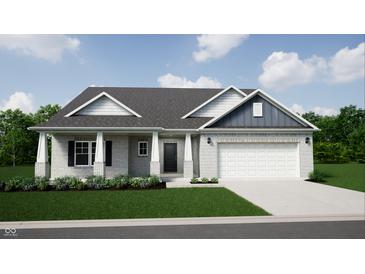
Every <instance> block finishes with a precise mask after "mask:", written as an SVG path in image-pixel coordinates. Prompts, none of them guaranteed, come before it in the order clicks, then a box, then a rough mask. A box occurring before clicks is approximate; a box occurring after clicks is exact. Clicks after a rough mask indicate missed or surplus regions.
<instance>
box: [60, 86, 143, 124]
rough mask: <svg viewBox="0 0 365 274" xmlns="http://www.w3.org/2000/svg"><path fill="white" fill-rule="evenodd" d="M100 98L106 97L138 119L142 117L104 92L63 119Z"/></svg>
mask: <svg viewBox="0 0 365 274" xmlns="http://www.w3.org/2000/svg"><path fill="white" fill-rule="evenodd" d="M102 96H106V97H108V98H109V99H110V100H112V101H113V102H114V103H116V104H118V105H119V106H121V107H122V108H124V109H126V110H127V111H129V112H130V113H132V114H134V115H135V116H137V117H138V118H140V117H142V116H141V115H139V114H138V113H137V112H135V111H134V110H132V109H130V108H129V107H127V106H126V105H124V104H123V103H121V102H120V101H118V100H117V99H115V98H114V97H113V96H111V95H109V94H108V93H106V92H105V91H103V92H101V93H99V94H98V95H97V96H95V97H94V98H92V99H90V100H89V101H87V102H86V103H84V104H82V105H81V106H79V107H77V108H75V109H74V110H73V111H71V112H70V113H68V114H66V115H65V117H70V116H72V115H73V114H75V113H77V112H79V111H80V110H81V109H83V108H85V107H86V106H88V105H90V104H91V103H92V102H94V101H96V100H97V99H99V98H100V97H102Z"/></svg>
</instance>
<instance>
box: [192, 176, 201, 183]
mask: <svg viewBox="0 0 365 274" xmlns="http://www.w3.org/2000/svg"><path fill="white" fill-rule="evenodd" d="M191 183H193V184H197V183H199V178H196V177H194V178H193V179H191Z"/></svg>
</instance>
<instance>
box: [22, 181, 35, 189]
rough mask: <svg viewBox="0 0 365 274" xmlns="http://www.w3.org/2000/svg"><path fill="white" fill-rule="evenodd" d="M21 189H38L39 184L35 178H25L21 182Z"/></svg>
mask: <svg viewBox="0 0 365 274" xmlns="http://www.w3.org/2000/svg"><path fill="white" fill-rule="evenodd" d="M21 189H22V190H24V191H32V190H36V189H37V185H36V184H35V182H34V179H33V178H23V180H22V182H21Z"/></svg>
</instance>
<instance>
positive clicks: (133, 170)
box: [129, 136, 152, 176]
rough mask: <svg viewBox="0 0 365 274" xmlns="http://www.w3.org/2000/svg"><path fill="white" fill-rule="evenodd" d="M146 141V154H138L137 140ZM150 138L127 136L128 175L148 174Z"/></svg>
mask: <svg viewBox="0 0 365 274" xmlns="http://www.w3.org/2000/svg"><path fill="white" fill-rule="evenodd" d="M139 141H148V156H147V157H146V156H138V142H139ZM151 147H152V138H151V137H150V136H148V137H147V136H129V175H131V176H147V175H149V174H150V161H151Z"/></svg>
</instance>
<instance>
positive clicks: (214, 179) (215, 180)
mask: <svg viewBox="0 0 365 274" xmlns="http://www.w3.org/2000/svg"><path fill="white" fill-rule="evenodd" d="M210 181H211V182H212V183H215V184H217V183H218V178H217V177H213V178H211V179H210Z"/></svg>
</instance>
